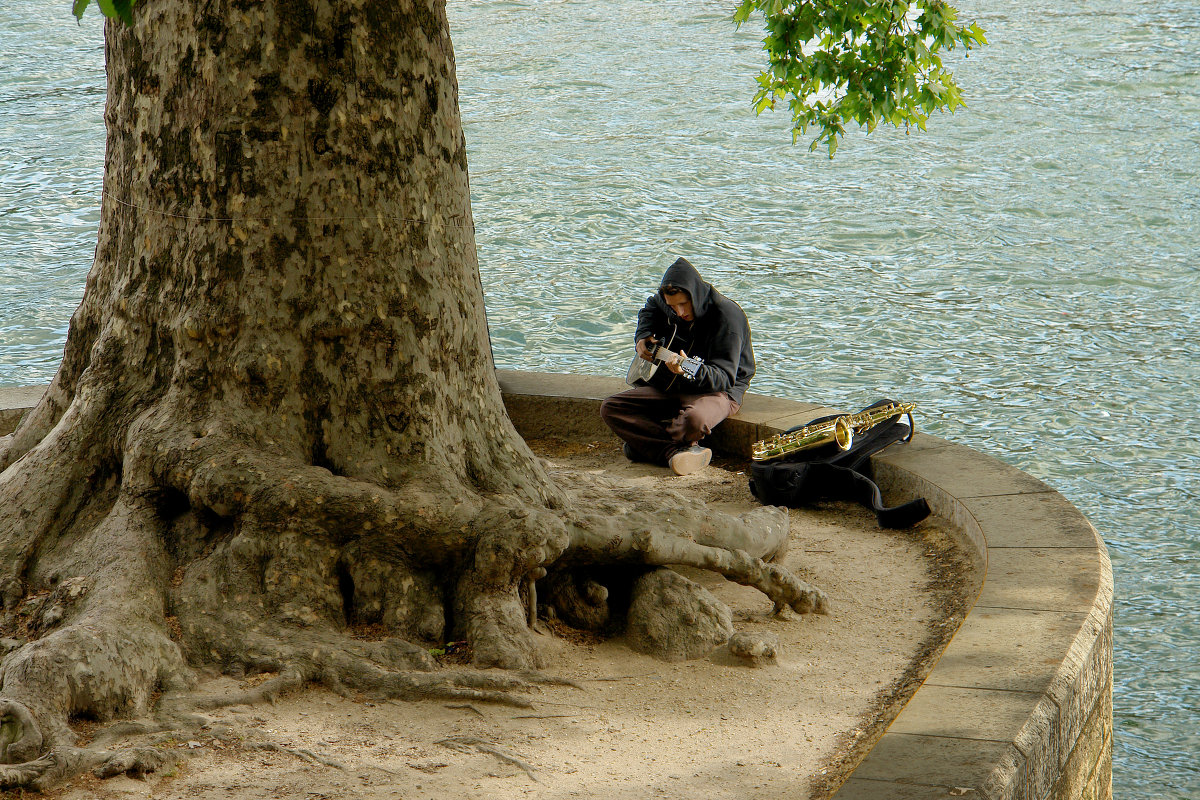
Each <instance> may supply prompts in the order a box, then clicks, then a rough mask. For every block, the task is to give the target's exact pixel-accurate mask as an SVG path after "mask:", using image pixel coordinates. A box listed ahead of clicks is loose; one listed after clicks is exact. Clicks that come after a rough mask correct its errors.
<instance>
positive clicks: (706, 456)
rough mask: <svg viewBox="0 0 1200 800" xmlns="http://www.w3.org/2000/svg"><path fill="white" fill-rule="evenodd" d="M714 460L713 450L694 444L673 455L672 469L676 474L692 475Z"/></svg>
mask: <svg viewBox="0 0 1200 800" xmlns="http://www.w3.org/2000/svg"><path fill="white" fill-rule="evenodd" d="M710 461H712V450H709V449H708V448H707V447H701V446H700V445H698V444H694V445H692V446H691V447H689V448H688V449H687V450H680V451H679V452H678V453H676V454H675V455H673V456H671V471H672V472H674V473H675V474H676V475H691V474H692V473H693V472H699V471H700V470H702V469H704V468H705V467H707V466H708V462H710Z"/></svg>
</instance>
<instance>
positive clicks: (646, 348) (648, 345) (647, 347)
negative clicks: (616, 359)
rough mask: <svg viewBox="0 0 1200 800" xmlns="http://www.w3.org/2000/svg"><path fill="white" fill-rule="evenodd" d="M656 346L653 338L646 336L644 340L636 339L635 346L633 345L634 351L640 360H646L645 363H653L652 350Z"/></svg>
mask: <svg viewBox="0 0 1200 800" xmlns="http://www.w3.org/2000/svg"><path fill="white" fill-rule="evenodd" d="M657 345H658V342H657V341H655V339H654V337H653V336H647V337H646V338H645V339H638V341H637V344H636V345H634V349H636V350H637V354H638V355H639V356H641V357H642V358H644V359H646V360H647V361H653V360H654V348H655V347H656V346H657Z"/></svg>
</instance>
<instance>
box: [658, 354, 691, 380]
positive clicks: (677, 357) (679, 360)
mask: <svg viewBox="0 0 1200 800" xmlns="http://www.w3.org/2000/svg"><path fill="white" fill-rule="evenodd" d="M685 358H687V353H686V352H685V351H683V350H680V351H679V353H678V354H675V353H671V354H670V355H668V356H667V357H666V358H665V359H663V363H664V364H666V365H667V369H669V370H671V372H674V373H675V374H676V375H682V374H683V366H682V364H683V360H684V359H685Z"/></svg>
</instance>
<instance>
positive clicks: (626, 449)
mask: <svg viewBox="0 0 1200 800" xmlns="http://www.w3.org/2000/svg"><path fill="white" fill-rule="evenodd" d="M621 452H623V453H624V454H625V457H626V458H628V459H629V460H630V461H641V459H640V458H638V457H637V454H636V453H634V452H633V448H632V447H630V446H629V442H625V444H623V445H621Z"/></svg>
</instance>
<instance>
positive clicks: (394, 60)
mask: <svg viewBox="0 0 1200 800" xmlns="http://www.w3.org/2000/svg"><path fill="white" fill-rule="evenodd" d="M134 11H135V18H136V24H135V25H134V26H133V27H132V28H126V27H125V26H124V25H122V24H120V23H116V22H111V21H110V22H109V23H108V24H107V29H106V58H107V66H108V104H107V107H106V111H105V121H106V125H107V129H108V140H107V152H106V157H105V175H104V191H103V201H102V214H101V224H100V230H99V235H98V241H97V247H96V253H95V262H94V266H93V268H92V270H91V272H90V274H89V276H88V279H87V287H86V291H85V294H84V298H83V301H82V303H81V305H80V307H79V309H78V310H77V311H76V313H75V315H74V316H73V318H72V320H71V327H70V332H69V335H68V340H67V345H66V348H65V352H64V355H63V361H62V365H61V367H60V369H59V371H58V373H57V375H56V376H55V378H54V380H53V382H52V384H51V386H50V388H49V390H48V391H47V393H46V395H45V397H44V398H43V399H42V401H41V402H40V403H39V405H38V406H37V407H36V408H35V409H34V411H33V412H31V414H29V415H28V416H27V418H26V419H25V420H24V421H23V423H22V425H21V426H20V427H19V428H18V430H17V431H15V432H14V433H13V434H12V435H11V436H9V437H5V438H2V439H0V470H3V472H0V597H2V598H3V602H4V619H3V624H4V629H5V635H6V636H9V637H12V638H14V639H16V644H17V646H15V647H14V649H13V650H12V652H11V653H9V654H8V656H7V657H6V658H5V659H4V661H3V665H2V667H0V763H2V764H7V765H10V766H2V767H0V785H46V784H47V783H50V782H53V781H54V780H57V779H60V778H62V777H63V776H65V775H68V774H71V773H72V772H77V771H78V770H80V769H84V768H92V767H95V768H96V770H97V772H98V773H99V774H113V773H114V771H116V772H120V771H133V772H136V771H143V770H146V769H152V768H154V766H155V764H156V763H158V762H156V760H155V757H154V756H152V755H148V754H146V753H144V752H142V751H137V752H133V754H132V755H131V752H130V751H124V752H122V753H118V754H116V755H114V754H112V753H109V752H107V751H100V750H97V749H95V748H90V749H89V748H82V747H77V746H76V737H75V735H74V733H73V731H72V729H71V725H70V723H71V722H73V721H74V720H77V719H92V720H100V721H106V720H110V719H114V718H117V717H130V716H134V717H136V716H144V715H146V714H148V713H150V712H151V710H152V708H151V707H152V698H154V697H155V696H157V695H158V694H160V693H162V694H163V696H164V702H162V703H159V705H158V712H159V713H160V716H161V715H163V714H166V713H167V711H169V710H170V709H172V708H179V707H181V706H179V704H178V703H174V702H173V701H172V702H167V699H170V698H177V697H180V696H183V693H185V692H186V691H187V690H188V688H189V687H190V686H192V684H193V682H194V672H193V670H194V669H195V668H197V667H201V668H208V669H215V670H220V671H225V672H228V673H231V674H235V675H241V674H246V673H252V672H272V673H277V677H276V678H275V679H274V680H273V681H271V682H269V683H268V684H266V685H264V687H263V688H262V689H261V690H260V691H259V692H258V694H257V695H256V697H260V698H261V697H268V696H270V695H271V693H273V692H278V691H283V690H286V689H288V688H291V687H296V686H299V685H302V684H303V683H304V682H306V681H319V682H322V683H324V684H325V685H327V686H329V687H330V688H333V689H356V690H360V691H366V692H374V693H379V694H382V695H387V696H392V697H397V696H398V697H414V698H419V697H430V696H465V697H471V698H476V699H494V700H501V701H503V700H506V699H511V696H510V694H509V692H511V690H512V689H513V688H514V687H518V686H520V685H523V683H524V682H525V681H527V680H530V679H533V678H530V677H529V676H526V677H525V678H520V677H514V676H513V675H509V674H493V673H479V672H471V671H464V672H460V673H455V674H450V675H447V674H442V673H431V672H430V671H431V670H433V668H434V667H435V666H436V665H435V663H434V661H433V659H432V657H431V656H430V655H429V645H430V643H438V642H443V641H446V640H447V639H448V638H451V637H454V638H457V639H465V640H467V641H469V642H470V645H471V648H472V653H473V658H474V662H475V664H476V665H478V666H484V667H486V666H501V667H508V668H520V669H525V668H530V667H534V666H536V664H537V648H536V647H535V646H534V641H533V638H532V636H531V634H530V629H529V620H528V617H529V608H528V606H529V599H528V598H527V597H526V598H523V597H522V587H525V586H527V585H530V584H531V582H532V580H533V579H536V578H538V577H540V576H542V575H544V574H545V571H546V568H547V567H548V566H550V565H552V564H553V563H554V562H555V561H556V560H557V559H558V558H559V557H560V556H561V555H562V554H563V552H564V551H565V550H566V549H567V548H568V547H569V546H571V545H572V543H573V542H574V543H576V544H580V545H581V546H582V545H583V544H584V543H585V542H587V541H588V537H587V536H583V535H581V534H582V532H583V531H585V530H586V529H590V530H593V531H594V530H595V529H596V527H597V523H596V520H595V519H592V521H591V522H589V521H588V520H589V519H591V518H589V517H588V516H587V515H586V514H583V513H582V512H577V511H573V510H571V508H570V504H569V503H568V502H567V499H566V498H567V495H566V494H565V493H564V491H563V490H562V489H560V488H559V486H558V485H557V484H556V482H555V481H553V480H551V478H550V477H548V475H547V472H546V470H545V468H544V466H543V464H542V463H541V462H540V461H539V460H538V459H537V458H536V457H534V455H533V454H532V453H531V452H530V450H529V449H528V447H527V446H526V445H525V443H524V442H523V441H522V439H521V438H520V437H519V436H518V435H517V433H516V431H515V430H514V428H513V426H512V424H511V423H510V421H509V419H508V417H507V415H506V413H505V410H504V406H503V403H502V400H501V395H500V389H499V385H498V383H497V380H496V377H495V372H494V366H493V364H492V360H491V351H490V344H489V340H488V332H487V325H486V319H485V316H484V306H483V291H482V287H481V284H480V279H479V272H478V267H477V264H476V256H475V240H474V229H473V223H472V217H471V207H470V195H469V187H468V182H467V158H466V147H465V141H464V138H463V132H462V126H461V123H460V120H459V111H458V98H457V84H456V78H455V69H454V57H453V52H452V49H451V42H450V37H449V32H448V27H447V22H446V16H445V9H444V4H443V2H439V1H438V0H407V1H403V2H381V1H380V0H299V2H292V1H291V0H287V1H285V0H274V1H273V2H262V3H259V2H238V1H236V0H227V1H226V2H221V1H220V0H214V1H212V2H199V3H197V2H188V1H186V0H142V2H139V3H138V5H137V6H136V7H135V9H134ZM638 524H639V525H644V523H643V522H639V523H638ZM603 525H607V526H609V527H614V528H619V527H620V523H619V522H614V521H613V520H612V519H611V518H610V519H606V520H605V521H604V522H603ZM731 525H732V527H731V528H730V530H733V529H738V530H743V529H748V528H753V527H754V525H753V524H752V523H746V524H743V523H739V522H735V523H731ZM614 535H615V536H618V538H620V534H614ZM625 540H626V541H628V542H634V541H635V538H634V537H629V536H626V537H625ZM636 541H637V542H640V543H641V544H639V545H638V547H639V548H640V549H639V550H638V551H639V552H642V551H644V554H643V555H642V556H639V557H638V558H639V559H640V560H642V561H646V562H647V563H649V562H650V561H653V560H654V559H657V560H658V561H663V560H664V559H666V561H667V562H669V563H700V564H706V565H716V566H715V568H717V569H719V570H721V571H725V572H726V573H727V574H731V575H736V576H737V579H747V580H752V579H753V576H752V575H751V574H750V573H757V572H761V571H762V570H763V569H766V570H767V572H770V580H771V584H770V585H771V587H772V591H773V592H774V594H773V595H772V596H773V597H775V599H777V602H780V603H784V604H786V603H789V602H792V601H793V600H796V596H795V595H796V592H795V587H791V588H790V589H788V590H781V589H779V588H778V585H779V580H778V576H777V575H775V573H774V572H773V571H772V570H773V569H774V568H773V565H771V567H770V568H764V567H762V566H761V562H757V559H755V558H753V557H752V556H747V555H746V554H745V553H742V554H741V556H739V557H737V558H732V560H731V558H730V557H728V556H721V557H719V558H716V557H714V556H713V555H712V553H711V552H710V551H711V550H712V548H711V547H700V546H699V545H694V546H692V547H690V548H689V547H685V546H675V547H671V546H669V545H667V544H664V542H663V541H662V540H661V539H659V538H655V539H654V541H653V542H650V541H649V540H644V537H642V538H637V539H636ZM739 548H740V545H739ZM581 552H584V553H585V555H586V553H587V552H589V551H588V548H587V547H582V550H581ZM599 552H600V551H599V550H597V551H596V552H593V553H592V555H593V556H595V555H597V554H598V553H599ZM738 552H740V549H739V550H738ZM627 555H628V553H626V554H625V555H624V556H622V557H626V556H627ZM672 559H674V561H672ZM747 559H749V560H747ZM718 562H719V563H718ZM764 574H765V573H764ZM789 591H790V592H791V593H790V594H789V593H788V592H789ZM804 602H806V603H810V602H811V600H805V601H804ZM795 604H796V605H799V603H795ZM356 629H357V630H359V631H363V630H367V629H369V630H371V631H373V632H374V635H372V636H369V637H363V636H357V637H352V636H350V635H348V632H350V631H353V630H356ZM238 699H239V698H233V699H229V702H235V701H237V700H238ZM240 699H245V698H240ZM207 702H221V701H220V700H215V701H214V700H211V699H210V701H207ZM169 721H170V720H168V721H167V723H169ZM167 723H163V724H167Z"/></svg>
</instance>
